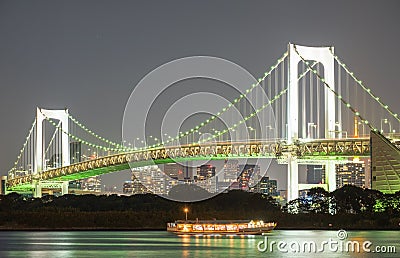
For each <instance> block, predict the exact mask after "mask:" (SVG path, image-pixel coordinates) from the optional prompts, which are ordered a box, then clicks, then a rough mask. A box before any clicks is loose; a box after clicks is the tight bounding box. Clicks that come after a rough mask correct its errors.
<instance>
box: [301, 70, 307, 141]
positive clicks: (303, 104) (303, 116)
mask: <svg viewBox="0 0 400 258" xmlns="http://www.w3.org/2000/svg"><path fill="white" fill-rule="evenodd" d="M305 69H306V67H305V64H304V62H302V71H301V74H302V73H303V72H304V71H305ZM301 91H302V94H301V95H302V96H301V120H302V124H303V127H302V135H303V138H306V137H307V131H306V130H307V129H306V81H305V79H304V77H303V78H301Z"/></svg>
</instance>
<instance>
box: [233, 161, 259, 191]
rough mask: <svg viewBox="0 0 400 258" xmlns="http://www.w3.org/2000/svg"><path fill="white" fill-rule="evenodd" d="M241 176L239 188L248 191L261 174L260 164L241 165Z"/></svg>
mask: <svg viewBox="0 0 400 258" xmlns="http://www.w3.org/2000/svg"><path fill="white" fill-rule="evenodd" d="M238 168H239V173H240V176H239V178H238V182H239V188H240V189H241V190H245V191H248V190H250V187H251V186H253V185H255V183H256V182H257V181H258V177H259V176H260V166H259V165H249V164H244V165H239V166H238Z"/></svg>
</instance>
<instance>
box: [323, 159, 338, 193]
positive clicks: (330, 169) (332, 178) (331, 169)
mask: <svg viewBox="0 0 400 258" xmlns="http://www.w3.org/2000/svg"><path fill="white" fill-rule="evenodd" d="M325 183H326V184H328V191H329V192H332V191H335V190H336V165H335V163H334V162H332V161H327V162H326V163H325Z"/></svg>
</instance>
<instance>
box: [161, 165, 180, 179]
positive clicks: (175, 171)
mask: <svg viewBox="0 0 400 258" xmlns="http://www.w3.org/2000/svg"><path fill="white" fill-rule="evenodd" d="M184 172H185V167H184V166H183V165H181V164H179V163H169V164H165V165H164V173H165V175H167V176H169V177H170V178H172V179H175V180H180V181H183V180H184V178H185V175H184Z"/></svg>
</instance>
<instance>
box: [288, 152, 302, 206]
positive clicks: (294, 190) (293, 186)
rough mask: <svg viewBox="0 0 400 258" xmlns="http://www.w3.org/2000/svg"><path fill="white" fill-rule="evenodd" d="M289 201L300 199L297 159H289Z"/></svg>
mask: <svg viewBox="0 0 400 258" xmlns="http://www.w3.org/2000/svg"><path fill="white" fill-rule="evenodd" d="M287 184H288V187H287V201H288V202H290V201H291V200H294V199H297V198H299V164H298V162H297V160H296V158H295V157H289V158H288V181H287Z"/></svg>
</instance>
